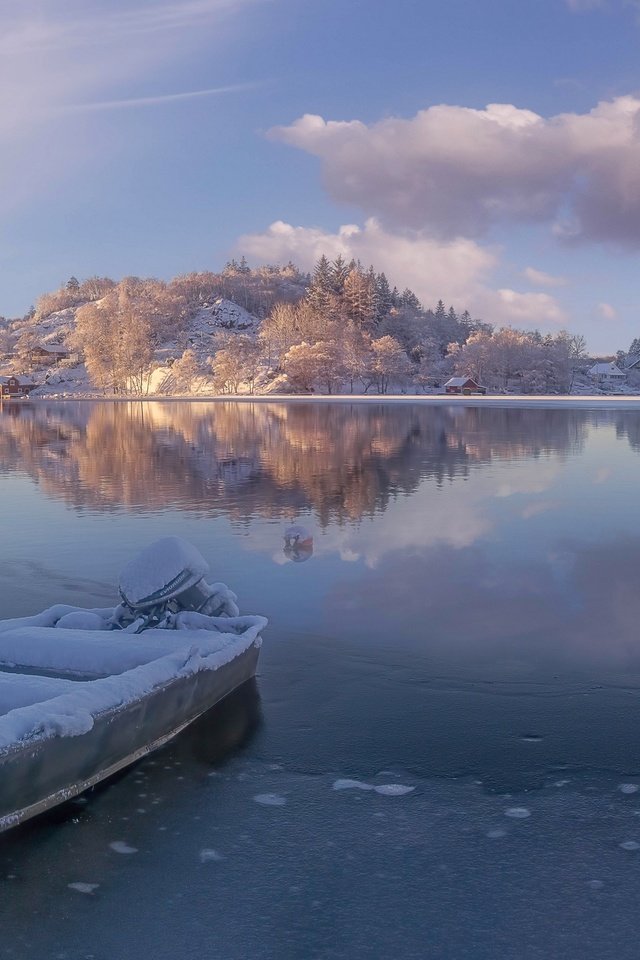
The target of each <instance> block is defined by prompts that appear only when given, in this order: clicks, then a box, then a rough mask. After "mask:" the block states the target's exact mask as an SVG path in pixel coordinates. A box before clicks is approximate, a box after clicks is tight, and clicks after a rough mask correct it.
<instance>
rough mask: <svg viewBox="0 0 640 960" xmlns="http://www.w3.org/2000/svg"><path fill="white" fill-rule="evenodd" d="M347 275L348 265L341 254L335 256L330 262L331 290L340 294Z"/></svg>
mask: <svg viewBox="0 0 640 960" xmlns="http://www.w3.org/2000/svg"><path fill="white" fill-rule="evenodd" d="M348 275H349V267H348V266H347V263H346V261H345V259H344V257H343V256H342V255H341V254H338V256H337V257H336V258H335V260H334V261H333V263H332V264H331V286H332V289H333V292H334V293H336V294H338V296H342V292H343V291H344V282H345V280H346V279H347V277H348Z"/></svg>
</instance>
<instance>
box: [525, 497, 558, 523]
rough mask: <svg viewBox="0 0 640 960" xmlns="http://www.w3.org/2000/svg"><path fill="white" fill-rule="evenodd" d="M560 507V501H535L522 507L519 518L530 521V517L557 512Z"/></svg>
mask: <svg viewBox="0 0 640 960" xmlns="http://www.w3.org/2000/svg"><path fill="white" fill-rule="evenodd" d="M561 506H562V501H561V500H536V501H533V502H532V503H528V504H527V505H526V506H525V507H523V508H522V511H521V513H520V516H521V517H522V519H523V520H530V519H531V517H537V516H539V514H541V513H548V512H549V511H550V510H559V509H560V507H561Z"/></svg>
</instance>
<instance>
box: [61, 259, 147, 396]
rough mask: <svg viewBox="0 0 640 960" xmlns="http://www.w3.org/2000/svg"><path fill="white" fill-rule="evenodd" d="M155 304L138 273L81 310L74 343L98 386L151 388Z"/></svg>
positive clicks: (119, 389)
mask: <svg viewBox="0 0 640 960" xmlns="http://www.w3.org/2000/svg"><path fill="white" fill-rule="evenodd" d="M154 318H155V311H154V305H153V302H152V300H151V298H150V297H149V292H148V289H147V288H146V287H145V284H144V282H143V281H141V280H139V279H138V278H137V277H126V278H125V279H124V280H122V281H121V282H120V283H119V284H118V285H117V286H116V287H114V289H113V290H111V291H110V292H109V293H107V294H106V295H105V296H104V297H102V299H101V300H100V302H98V303H88V304H85V305H84V306H83V307H80V309H79V310H78V311H77V314H76V330H75V336H74V346H75V347H76V348H78V349H79V350H81V351H82V353H83V354H84V357H85V363H86V367H87V371H88V373H89V376H90V377H91V379H92V380H93V381H94V383H96V385H98V386H100V387H102V388H103V389H110V390H111V391H112V392H113V393H116V394H117V393H133V394H137V395H142V394H144V393H147V392H148V389H149V382H150V376H151V364H152V362H153V357H154V347H155V341H154V328H153V321H154Z"/></svg>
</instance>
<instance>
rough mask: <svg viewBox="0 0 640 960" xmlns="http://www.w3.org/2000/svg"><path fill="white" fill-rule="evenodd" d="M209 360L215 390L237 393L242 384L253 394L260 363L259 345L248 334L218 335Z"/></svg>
mask: <svg viewBox="0 0 640 960" xmlns="http://www.w3.org/2000/svg"><path fill="white" fill-rule="evenodd" d="M216 346H217V348H218V349H217V350H216V353H215V356H214V357H213V358H212V360H211V369H212V372H213V378H214V383H215V385H216V388H217V389H219V390H220V391H221V392H222V393H239V392H240V387H241V385H242V384H243V383H246V384H247V387H248V392H249V393H253V387H254V383H255V379H256V376H257V373H258V368H259V362H260V345H259V343H258V341H257V340H256V339H255V338H254V337H251V336H249V335H248V334H242V333H238V334H219V335H218V336H217V337H216Z"/></svg>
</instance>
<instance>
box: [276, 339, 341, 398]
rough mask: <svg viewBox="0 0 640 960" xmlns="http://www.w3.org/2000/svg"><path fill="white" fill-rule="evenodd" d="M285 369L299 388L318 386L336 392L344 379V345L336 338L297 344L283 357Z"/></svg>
mask: <svg viewBox="0 0 640 960" xmlns="http://www.w3.org/2000/svg"><path fill="white" fill-rule="evenodd" d="M284 370H285V373H286V374H287V377H288V378H289V381H290V382H291V383H292V384H293V385H294V386H295V387H297V388H298V389H301V390H305V391H310V390H313V389H314V387H315V386H317V385H319V386H320V387H321V389H322V390H323V391H324V392H325V393H328V394H331V393H335V392H336V390H337V389H338V388H339V387H340V384H341V383H342V382H343V380H344V368H343V366H342V349H341V346H340V345H339V344H338V343H336V341H335V340H321V341H318V342H317V343H307V342H306V341H305V342H303V343H298V344H296V345H295V346H293V347H291V348H290V349H289V351H288V353H287V355H286V357H285V358H284Z"/></svg>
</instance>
